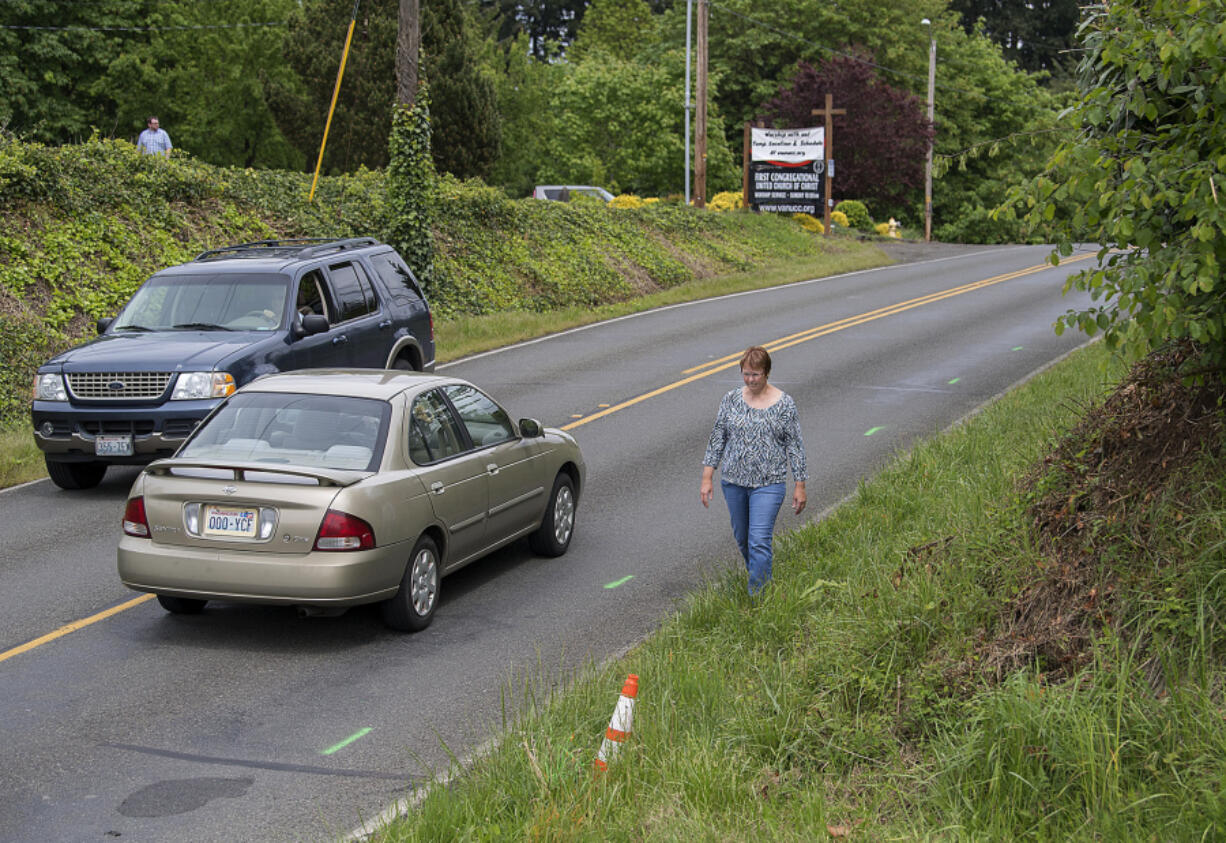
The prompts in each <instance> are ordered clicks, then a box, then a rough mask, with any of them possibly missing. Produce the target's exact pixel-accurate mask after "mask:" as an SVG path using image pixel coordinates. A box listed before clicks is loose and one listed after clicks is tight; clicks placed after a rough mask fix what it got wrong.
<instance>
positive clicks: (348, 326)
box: [31, 237, 434, 489]
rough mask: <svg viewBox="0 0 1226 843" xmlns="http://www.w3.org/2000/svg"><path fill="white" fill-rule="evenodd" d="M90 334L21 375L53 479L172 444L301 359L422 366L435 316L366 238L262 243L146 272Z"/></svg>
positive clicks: (130, 461) (74, 483) (392, 256)
mask: <svg viewBox="0 0 1226 843" xmlns="http://www.w3.org/2000/svg"><path fill="white" fill-rule="evenodd" d="M98 333H99V334H100V336H99V337H98V338H97V339H94V340H91V341H90V342H88V343H85V344H84V345H81V346H78V347H76V348H72V349H69V350H68V351H65V352H64V353H62V354H59V355H56V356H55V357H53V358H52V359H51V360H49V361H47V362H46V363H45V364H43V365H42V366H41V367H39V370H38V374H37V375H36V376H35V379H34V399H33V403H32V405H31V415H32V420H33V425H34V440H35V442H37V443H38V447H39V448H41V449H42V451H43V456H44V459H45V460H46V464H47V473H48V474H49V475H50V476H51V479H52V481H54V482H55V483H56V485H58V486H60V487H61V488H63V489H85V488H89V487H92V486H96V485H97V484H98V483H99V482H100V481H101V480H102V478H103V475H104V474H105V473H106V470H107V467H108V466H110V465H143V464H145V463H148V462H150V461H152V460H155V459H159V458H162V457H168V456H170V455H171V454H173V453H174V452H175V450H176V449H177V448H178V447H179V445H180V444H182V442H183V441H184V439H185V438H186V437H187V436H188V434H190V433H191V432H192V430H193V429H195V427H196V425H198V424H199V423H200V421H201V420H202V419H204V417H205V416H206V415H208V413H209V412H210V411H211V410H212V409H213V408H214V407H216V406H217V405H218V403H220V402H221V401H222V399H224V398H225V397H226V396H228V395H229V394H230V393H232V392H234V390H235V389H237V388H238V387H241V386H242V385H243V384H245V383H247V382H248V381H250V380H252V379H253V378H256V377H258V376H260V375H264V374H269V373H271V372H283V371H288V370H292V369H302V368H306V367H311V366H363V367H371V368H384V367H386V368H392V369H413V370H420V371H431V370H433V368H434V325H433V320H432V317H431V314H430V308H429V306H428V305H427V303H426V299H425V296H424V295H423V294H422V290H421V287H420V286H419V285H418V283H417V279H416V278H415V277H414V276H413V272H412V271H411V270H410V269H409V267H408V265H407V264H406V263H405V262H404V260H403V259H402V258H401V257H400V255H399V254H397V253H396V251H395V250H394V249H393V248H392V247H391V246H388V245H386V244H384V243H380V242H379V241H377V240H375V239H373V238H370V237H360V238H351V239H345V240H308V239H299V240H262V241H259V242H256V243H240V244H238V245H235V246H227V247H226V248H223V249H212V250H210V251H207V252H203V253H202V254H200V255H199V256H197V257H196V259H195V260H193V261H191V262H190V263H186V264H182V265H180V266H174V267H170V268H169V269H164V270H162V271H160V272H158V273H156V274H155V275H154V276H153V277H152V278H150V279H149V280H148V281H146V282H145V283H144V284H143V285H141V287H140V289H138V290H137V291H136V293H135V294H134V295H133V296H132V299H131V300H130V301H129V302H128V303H127V304H126V305H125V306H124V307H123V309H122V310H121V311H120V312H119V315H118V316H116V317H115V318H114V319H100V320H99V321H98Z"/></svg>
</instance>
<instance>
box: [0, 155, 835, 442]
mask: <svg viewBox="0 0 1226 843" xmlns="http://www.w3.org/2000/svg"><path fill="white" fill-rule="evenodd" d="M310 181H311V177H310V175H309V174H304V173H291V172H284V171H267V170H248V169H237V168H219V167H213V166H211V165H207V164H204V163H201V162H199V161H197V160H196V159H194V158H191V157H190V156H187V155H182V154H179V153H177V152H176V153H172V154H171V155H170V156H169V157H165V158H164V157H156V156H145V155H140V154H138V153H137V152H136V150H135V148H134V147H133V146H132V145H131V144H129V143H127V142H125V141H112V140H99V139H96V138H95V139H91V140H89V141H87V142H85V143H83V144H79V145H72V146H62V147H45V146H41V145H38V144H26V143H22V142H20V141H17V140H16V139H14V138H13V137H12V136H10V135H6V134H4V133H3V132H0V332H2V335H3V340H2V341H0V352H2V353H0V378H2V379H3V387H4V389H3V391H2V392H0V424H6V425H8V424H14V423H21V424H24V423H25V419H26V414H27V412H28V409H27V408H28V401H29V394H30V383H31V380H32V377H33V373H34V370H35V368H36V367H37V365H38V364H39V363H40V362H42V361H43V360H45V359H47V358H48V357H50V356H51V355H52V354H54V353H57V352H58V351H61V350H63V349H65V348H67V347H69V346H71V345H73V344H76V343H78V342H80V341H82V340H84V339H88V338H89V337H91V336H93V334H94V329H93V323H94V321H95V320H96V319H98V318H99V317H102V316H109V315H112V314H113V313H114V312H115V311H116V310H117V309H118V308H119V307H120V306H121V305H122V304H123V302H124V301H126V300H127V298H128V297H129V296H130V295H131V294H132V292H133V291H134V290H135V289H136V287H137V286H138V285H139V284H140V283H141V282H142V281H143V280H144V279H145V278H147V277H149V275H151V274H152V273H153V272H155V271H157V270H158V269H160V268H162V267H165V266H169V265H172V264H176V263H182V262H184V261H188V260H191V259H192V257H194V256H195V255H196V254H198V253H199V252H201V251H203V250H205V249H209V248H214V247H218V246H224V245H227V244H230V243H235V242H242V241H247V240H259V239H263V238H269V237H345V236H357V235H373V236H375V237H378V238H380V239H384V240H387V239H388V238H389V237H391V228H392V225H391V220H390V217H391V211H390V205H389V202H388V197H387V188H386V181H385V177H384V174H383V173H382V172H376V171H370V170H361V171H359V172H357V173H353V174H350V175H346V176H342V177H335V178H323V179H321V180H320V182H319V185H318V186H317V189H316V194H315V201H314V202H312V203H308V202H307V201H306V197H307V194H308V191H309V190H310ZM435 199H436V201H435V205H434V209H433V211H434V218H435V226H434V232H433V252H434V264H435V265H434V274H433V277H432V278H431V279H429V283H428V286H427V294H428V296H429V299H430V303H431V306H432V307H433V308H434V311H435V313H436V314H438V315H439V316H443V317H454V316H459V315H464V314H482V313H490V312H496V311H503V310H534V311H542V310H549V309H551V308H557V307H566V306H573V305H597V304H601V303H605V302H611V301H618V300H623V299H627V298H630V297H633V296H636V295H641V294H643V293H644V292H650V291H652V290H656V289H661V288H666V287H671V286H674V285H676V284H680V283H682V282H685V281H688V280H690V279H692V278H695V277H699V276H702V275H709V274H715V273H722V272H731V271H738V270H745V269H749V268H752V267H753V266H755V265H759V264H761V263H763V262H765V261H767V260H770V259H773V258H783V257H794V256H801V255H807V254H813V253H815V252H817V251H819V250H820V249H821V248H822V242H821V240H820V239H819V238H816V237H814V236H813V235H812V234H810V233H808V232H806V231H804V229H802V228H801V227H799V226H797V225H795V224H794V223H792V222H791V221H790V220H786V219H779V218H776V217H772V216H770V215H752V214H712V213H706V212H702V211H696V210H694V209H690V208H685V207H683V206H681V205H678V204H670V203H665V202H661V203H655V204H653V205H650V206H647V207H644V208H641V209H634V210H630V209H615V208H609V207H606V206H604V205H602V204H599V203H580V202H575V203H562V202H542V201H537V200H532V199H508V198H507V197H506V196H505V195H504V194H503V193H502V192H501V191H500V190H497V189H495V188H491V187H488V186H486V185H485V184H483V183H481V182H478V181H472V182H461V181H458V180H456V179H454V178H451V177H450V176H446V175H444V176H441V177H440V178H439V179H438V180H437V183H436V185H435Z"/></svg>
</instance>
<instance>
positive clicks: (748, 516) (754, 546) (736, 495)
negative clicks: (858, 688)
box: [720, 481, 786, 595]
mask: <svg viewBox="0 0 1226 843" xmlns="http://www.w3.org/2000/svg"><path fill="white" fill-rule="evenodd" d="M720 483H721V485H722V486H723V489H724V500H725V501H727V502H728V514H729V515H731V516H732V535H733V536H735V537H736V544H737V547H739V548H740V549H741V556H743V557H744V558H745V567H746V568H747V569H748V570H749V593H750V594H751V595H756V594H757V593H758V592H760V591H761V590H762V588H763V586H765V585H766V584H767V583H768V582H770V580H771V536H772V534H773V533H774V532H775V519H776V518H778V517H779V509H780V508H781V507H782V506H783V496H784V493H785V492H786V487H785V484H783V483H772V484H771V485H769V486H759V487H758V488H756V489H751V488H749V487H748V486H736V485H734V484H732V483H727V482H724V481H720Z"/></svg>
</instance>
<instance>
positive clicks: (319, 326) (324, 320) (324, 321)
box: [302, 313, 328, 337]
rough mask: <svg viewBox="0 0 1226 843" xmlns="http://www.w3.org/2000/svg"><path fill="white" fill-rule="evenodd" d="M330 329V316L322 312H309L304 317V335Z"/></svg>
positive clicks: (307, 335)
mask: <svg viewBox="0 0 1226 843" xmlns="http://www.w3.org/2000/svg"><path fill="white" fill-rule="evenodd" d="M327 330H328V317H327V316H324V315H323V314H322V313H309V314H307V315H306V316H304V317H302V335H303V336H304V337H309V336H311V335H313V334H322V333H324V332H325V331H327Z"/></svg>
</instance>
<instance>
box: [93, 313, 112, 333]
mask: <svg viewBox="0 0 1226 843" xmlns="http://www.w3.org/2000/svg"><path fill="white" fill-rule="evenodd" d="M114 321H115V319H114V317H111V316H104V317H102V318H101V319H99V320H98V322H97V328H98V333H100V334H105V333H106V329H107V328H109V327H111V323H112V322H114Z"/></svg>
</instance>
